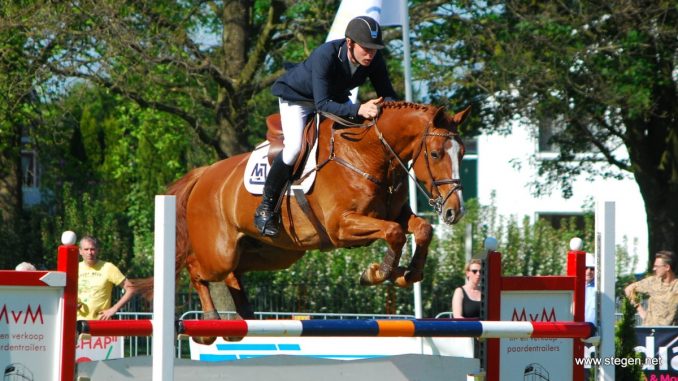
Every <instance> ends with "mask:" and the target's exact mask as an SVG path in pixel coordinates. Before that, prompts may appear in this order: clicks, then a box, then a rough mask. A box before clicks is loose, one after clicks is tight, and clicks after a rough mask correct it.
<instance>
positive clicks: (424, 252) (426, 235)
mask: <svg viewBox="0 0 678 381" xmlns="http://www.w3.org/2000/svg"><path fill="white" fill-rule="evenodd" d="M407 231H408V232H409V233H412V235H413V236H414V243H415V249H414V254H413V255H412V259H411V260H410V265H409V266H408V267H407V270H406V271H405V272H404V274H403V275H402V276H398V277H397V278H396V279H395V280H394V283H395V284H396V285H397V286H399V287H409V286H411V285H412V284H414V283H416V282H419V281H421V280H422V279H424V266H425V265H426V257H427V256H428V247H429V245H430V244H431V239H432V238H433V228H432V227H431V224H430V223H429V222H428V221H426V220H425V219H423V218H421V217H418V216H416V215H415V214H412V213H411V212H410V213H409V219H407Z"/></svg>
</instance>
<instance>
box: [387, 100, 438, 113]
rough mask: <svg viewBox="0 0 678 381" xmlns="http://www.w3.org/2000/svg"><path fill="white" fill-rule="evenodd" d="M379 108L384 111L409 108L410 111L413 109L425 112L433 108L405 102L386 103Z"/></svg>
mask: <svg viewBox="0 0 678 381" xmlns="http://www.w3.org/2000/svg"><path fill="white" fill-rule="evenodd" d="M381 107H382V108H385V109H388V108H393V109H403V108H411V109H415V110H424V111H427V110H429V109H430V108H431V107H433V106H431V105H425V104H420V103H412V102H406V101H387V102H384V103H382V104H381Z"/></svg>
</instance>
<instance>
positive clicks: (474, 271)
mask: <svg viewBox="0 0 678 381" xmlns="http://www.w3.org/2000/svg"><path fill="white" fill-rule="evenodd" d="M469 271H470V272H472V273H474V274H478V272H479V271H480V270H478V269H473V270H469Z"/></svg>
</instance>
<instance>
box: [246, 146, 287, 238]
mask: <svg viewBox="0 0 678 381" xmlns="http://www.w3.org/2000/svg"><path fill="white" fill-rule="evenodd" d="M291 175H292V167H291V166H289V165H287V164H285V162H283V159H282V154H279V155H278V156H276V158H275V159H274V160H273V164H272V165H271V170H270V171H269V172H268V176H267V177H266V184H265V185H264V193H263V195H262V200H261V204H259V206H258V207H257V210H256V212H255V213H254V226H256V228H257V230H259V232H260V233H261V235H264V236H269V237H275V236H277V235H278V234H279V233H280V211H279V210H278V204H279V200H280V197H281V193H282V191H283V189H284V188H285V187H286V185H287V182H288V181H289V180H290V176H291Z"/></svg>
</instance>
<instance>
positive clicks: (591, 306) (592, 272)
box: [584, 253, 596, 324]
mask: <svg viewBox="0 0 678 381" xmlns="http://www.w3.org/2000/svg"><path fill="white" fill-rule="evenodd" d="M585 279H586V288H585V293H584V296H585V300H586V303H585V304H584V320H585V321H586V322H588V323H594V324H595V323H596V259H595V258H594V257H593V254H591V253H586V277H585Z"/></svg>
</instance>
